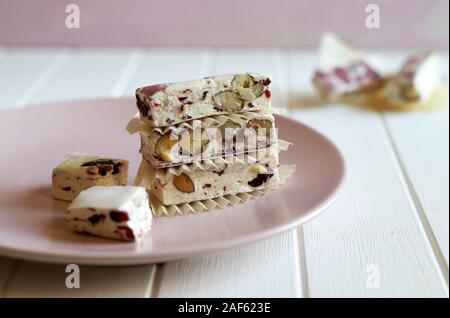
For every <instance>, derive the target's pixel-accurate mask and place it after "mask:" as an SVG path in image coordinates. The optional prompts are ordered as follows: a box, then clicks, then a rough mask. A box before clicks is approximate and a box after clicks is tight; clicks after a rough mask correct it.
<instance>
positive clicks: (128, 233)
mask: <svg viewBox="0 0 450 318" xmlns="http://www.w3.org/2000/svg"><path fill="white" fill-rule="evenodd" d="M117 230H118V231H119V232H120V233H124V234H125V237H126V238H127V239H129V240H132V241H133V240H134V233H133V230H132V229H130V228H129V227H128V226H118V227H117Z"/></svg>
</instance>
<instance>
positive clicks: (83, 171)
mask: <svg viewBox="0 0 450 318" xmlns="http://www.w3.org/2000/svg"><path fill="white" fill-rule="evenodd" d="M127 183H128V161H127V160H123V159H117V158H111V157H104V156H91V155H81V154H75V155H71V156H69V158H68V159H67V160H65V161H64V162H63V163H61V164H60V165H58V166H57V167H56V168H54V169H53V173H52V194H53V196H54V197H55V198H57V199H60V200H65V201H72V200H73V199H74V198H75V197H76V196H77V195H78V193H80V192H81V191H82V190H85V189H87V188H90V187H93V186H119V185H121V186H124V185H127Z"/></svg>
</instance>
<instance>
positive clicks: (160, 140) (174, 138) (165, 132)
mask: <svg viewBox="0 0 450 318" xmlns="http://www.w3.org/2000/svg"><path fill="white" fill-rule="evenodd" d="M140 137H141V148H140V152H141V154H142V157H143V158H144V159H145V160H147V161H148V162H150V163H151V164H153V166H155V167H156V168H164V167H170V166H175V165H180V164H187V163H191V162H194V161H197V162H198V161H201V160H207V159H212V158H217V157H222V156H229V155H235V154H241V153H248V152H252V151H256V150H257V149H262V148H267V147H270V146H271V145H272V144H274V143H276V140H277V137H276V129H275V119H274V117H273V115H272V114H271V113H269V112H265V111H259V112H245V113H241V114H230V115H219V116H213V117H209V118H205V119H203V120H194V121H190V122H188V123H182V124H179V125H177V126H171V127H167V128H166V129H153V130H150V131H141V132H140Z"/></svg>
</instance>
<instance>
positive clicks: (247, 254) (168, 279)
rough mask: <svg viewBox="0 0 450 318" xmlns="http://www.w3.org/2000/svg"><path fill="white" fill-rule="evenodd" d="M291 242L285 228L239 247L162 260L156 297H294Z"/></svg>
mask: <svg viewBox="0 0 450 318" xmlns="http://www.w3.org/2000/svg"><path fill="white" fill-rule="evenodd" d="M294 242H295V239H294V232H288V233H285V234H282V235H280V236H278V237H277V238H275V239H269V240H265V241H261V242H258V243H254V244H250V245H247V246H245V247H242V248H239V249H234V250H230V251H224V252H219V253H214V254H210V255H207V256H200V257H194V258H189V259H186V260H181V261H174V262H169V263H166V264H165V266H164V269H163V273H162V284H161V287H160V289H159V293H158V297H296V296H297V297H298V296H300V290H299V289H298V285H297V284H295V281H298V280H299V277H298V275H297V273H298V268H297V267H298V264H297V263H296V262H295V250H296V247H295V246H294ZM284 273H285V274H284Z"/></svg>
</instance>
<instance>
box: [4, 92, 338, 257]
mask: <svg viewBox="0 0 450 318" xmlns="http://www.w3.org/2000/svg"><path fill="white" fill-rule="evenodd" d="M135 112H136V107H135V102H134V100H133V99H107V100H106V99H103V100H84V101H71V102H62V103H55V104H51V105H43V106H40V107H32V108H26V109H22V110H11V111H6V112H1V113H0V127H1V129H2V134H1V136H0V141H1V143H0V145H1V149H2V156H0V163H1V165H0V166H1V169H2V170H1V174H2V177H1V178H0V254H2V255H8V256H13V257H19V258H25V259H30V260H38V261H45V262H57V263H78V264H103V265H117V264H143V263H152V262H162V261H167V260H172V259H176V258H182V257H188V256H193V255H197V254H201V253H206V252H210V251H216V250H220V249H225V248H231V247H235V246H238V245H242V244H245V243H248V242H251V241H254V240H259V239H263V238H267V237H270V236H273V235H275V234H278V233H281V232H283V231H286V230H288V229H291V228H293V227H295V226H298V225H299V224H302V223H304V222H306V221H308V220H310V219H311V218H312V217H314V216H316V215H318V214H319V213H320V212H321V211H323V210H324V209H325V208H326V207H327V206H328V205H329V204H330V203H331V202H332V201H333V199H335V198H336V196H337V192H338V189H339V188H340V185H341V184H342V180H343V178H344V174H345V167H344V161H343V159H342V156H341V155H340V153H339V151H338V150H337V149H336V147H335V146H334V145H333V144H332V143H331V142H330V141H329V140H328V139H327V138H325V137H324V136H322V135H321V134H319V133H317V132H316V131H315V130H313V129H311V128H309V127H307V126H305V125H302V124H300V123H298V122H296V121H293V120H291V119H288V118H286V117H284V116H279V115H278V116H277V117H276V123H277V126H278V127H279V136H280V138H282V139H285V140H288V141H291V142H293V143H294V145H293V146H292V147H291V148H290V149H289V151H287V152H283V153H282V155H281V158H280V160H281V162H282V163H283V164H296V165H297V170H296V172H295V174H294V175H293V176H292V177H291V178H290V179H289V181H288V182H287V183H286V184H285V185H283V186H282V187H281V188H280V189H279V190H277V191H274V192H272V193H270V194H268V195H267V196H264V197H262V198H259V199H258V200H255V201H251V202H247V203H245V204H241V205H238V206H236V207H233V208H225V209H222V210H218V211H215V212H205V213H201V214H197V215H187V216H175V217H161V218H155V219H154V222H153V226H152V231H151V233H149V234H148V235H147V236H146V237H145V238H144V239H143V240H142V241H140V242H139V243H124V242H119V241H113V240H106V239H102V238H97V237H92V236H88V235H82V234H78V233H75V232H71V231H70V230H68V229H67V228H66V226H65V221H64V209H65V207H66V206H67V203H65V202H62V201H58V200H53V198H52V196H51V193H50V185H51V171H52V169H53V167H55V166H56V165H57V164H58V163H60V162H61V161H63V160H64V159H65V155H66V154H69V153H72V152H82V153H92V154H101V155H109V156H116V157H119V158H124V159H128V160H130V170H131V171H130V181H133V179H134V176H135V173H136V170H137V165H138V163H139V160H140V158H139V153H138V149H139V140H138V137H137V136H130V135H128V134H127V132H126V131H125V126H126V124H127V122H128V120H129V119H130V118H131V117H132V116H133V115H134V114H135Z"/></svg>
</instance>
